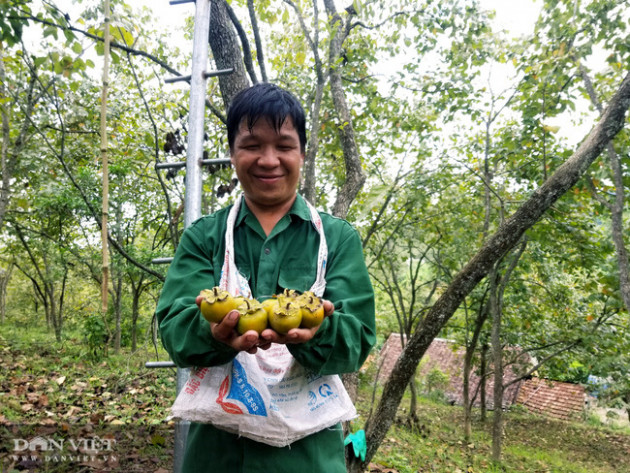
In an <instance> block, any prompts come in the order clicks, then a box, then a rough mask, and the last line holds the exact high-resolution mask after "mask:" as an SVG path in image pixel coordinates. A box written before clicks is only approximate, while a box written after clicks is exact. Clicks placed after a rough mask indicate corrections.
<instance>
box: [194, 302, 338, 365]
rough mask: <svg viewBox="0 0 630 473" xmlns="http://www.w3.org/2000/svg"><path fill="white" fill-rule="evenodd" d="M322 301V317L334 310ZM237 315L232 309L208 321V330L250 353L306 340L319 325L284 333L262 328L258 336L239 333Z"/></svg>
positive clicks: (216, 338) (216, 336)
mask: <svg viewBox="0 0 630 473" xmlns="http://www.w3.org/2000/svg"><path fill="white" fill-rule="evenodd" d="M201 300H202V297H201V296H198V297H197V300H196V303H197V306H199V305H200V304H201ZM322 303H323V304H324V318H326V317H330V316H331V315H332V314H333V312H334V311H335V307H334V305H333V303H332V302H330V301H328V300H325V299H324V300H323V301H322ZM239 317H240V315H239V313H238V312H237V311H236V310H233V311H231V312H229V313H228V314H227V315H226V316H225V317H224V318H223V320H222V321H221V322H220V323H218V324H217V323H210V330H211V332H212V336H213V337H214V338H215V340H217V341H219V342H221V343H225V344H226V345H228V346H230V347H232V348H234V349H235V350H237V351H246V352H247V353H251V354H254V353H256V351H257V350H258V348H261V349H262V350H266V349H267V348H269V347H270V346H271V344H272V343H280V344H287V343H305V342H308V341H309V340H310V339H311V338H313V337H314V336H315V334H316V333H317V330H319V327H320V326H319V325H318V326H317V327H313V328H293V329H291V330H289V333H287V334H286V335H283V334H280V333H278V332H276V331H275V330H273V329H271V328H267V329H265V330H263V332H262V333H261V334H260V336H259V335H258V333H257V332H256V331H255V330H248V331H247V332H245V333H244V334H243V335H239V334H238V332H237V331H236V325H237V324H238V319H239Z"/></svg>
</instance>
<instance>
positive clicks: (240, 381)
mask: <svg viewBox="0 0 630 473" xmlns="http://www.w3.org/2000/svg"><path fill="white" fill-rule="evenodd" d="M227 398H228V399H232V400H234V401H239V402H240V403H242V404H243V405H244V406H245V408H246V409H247V412H249V413H250V414H251V415H256V416H264V417H266V416H267V409H265V403H264V401H263V399H262V396H261V395H260V393H259V392H258V390H257V389H256V388H255V387H254V386H252V385H251V384H250V383H249V382H248V381H247V373H245V370H244V369H243V366H242V365H241V364H240V363H239V362H238V360H234V361H233V362H232V384H231V386H230V392H229V393H228V395H227Z"/></svg>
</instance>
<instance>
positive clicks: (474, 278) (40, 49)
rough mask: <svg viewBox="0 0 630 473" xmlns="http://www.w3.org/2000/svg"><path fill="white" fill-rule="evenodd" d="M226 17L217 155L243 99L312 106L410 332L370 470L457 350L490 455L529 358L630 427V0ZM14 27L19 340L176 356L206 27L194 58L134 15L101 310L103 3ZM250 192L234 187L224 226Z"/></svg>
mask: <svg viewBox="0 0 630 473" xmlns="http://www.w3.org/2000/svg"><path fill="white" fill-rule="evenodd" d="M211 4H212V12H213V13H212V24H211V33H210V37H209V42H210V47H211V51H212V53H211V58H210V63H211V64H213V66H215V67H216V69H223V68H226V67H233V68H234V73H232V74H231V75H229V76H222V77H220V78H213V79H210V82H209V87H208V95H207V96H208V99H207V101H206V109H207V113H206V141H205V153H206V155H207V157H225V155H226V148H227V145H226V142H225V137H224V131H223V130H224V115H225V106H226V103H228V102H229V99H230V98H231V97H232V96H233V94H234V93H235V92H236V91H238V90H240V89H242V88H243V87H245V86H246V85H247V84H250V83H253V82H257V81H261V80H268V81H272V82H276V83H278V84H280V85H282V86H284V87H287V88H288V89H290V90H291V91H293V92H294V93H295V94H296V95H297V96H298V97H299V98H300V99H301V100H302V101H303V103H304V104H305V108H306V110H307V114H308V119H309V120H308V123H309V145H308V149H307V157H306V161H305V167H304V178H303V182H302V183H301V185H300V192H301V193H302V194H303V195H305V197H307V198H308V199H309V200H311V201H313V202H314V203H315V204H316V205H317V206H318V207H319V208H320V209H323V210H327V211H329V212H331V213H333V214H335V215H337V216H340V217H344V218H347V219H348V220H349V221H351V222H352V223H353V224H354V226H355V227H356V228H357V229H358V230H359V232H360V233H361V236H362V238H363V244H364V249H365V255H366V260H367V263H368V267H369V270H370V274H371V276H372V279H373V282H374V286H375V289H376V294H377V323H378V335H379V343H382V341H383V340H384V339H385V338H386V337H387V336H388V335H389V333H391V332H402V333H404V334H406V335H407V340H408V344H407V346H406V347H405V350H404V352H403V356H402V357H401V359H400V360H399V362H398V364H397V365H396V367H395V368H394V371H393V373H392V375H391V376H390V378H389V380H388V382H387V383H386V385H385V386H384V388H383V391H382V396H381V397H380V400H379V401H378V404H377V405H376V406H375V409H374V412H373V413H372V415H371V417H370V419H369V420H368V422H367V423H366V425H365V426H363V427H364V428H365V432H366V434H367V444H368V449H367V458H366V460H364V461H359V460H356V459H355V460H354V465H353V466H351V469H352V468H354V469H355V470H356V469H357V468H360V467H361V464H362V463H367V462H369V460H370V458H371V457H372V456H373V455H374V453H375V452H376V450H377V449H378V448H379V445H380V444H381V443H382V441H383V438H384V436H385V435H386V433H387V431H388V429H389V427H390V426H391V424H392V422H393V419H394V416H395V412H396V409H397V408H398V406H399V404H400V402H401V399H402V396H403V393H404V392H405V390H406V389H407V387H409V388H410V389H411V390H412V392H413V391H414V389H415V383H410V381H411V380H412V378H413V375H414V372H415V369H416V367H417V365H418V363H419V362H420V361H421V359H422V356H423V354H424V352H425V351H426V349H427V347H428V346H429V344H430V342H431V341H432V340H433V339H434V338H435V337H436V336H440V337H444V338H449V339H453V340H456V341H457V342H458V343H460V344H461V345H462V346H464V347H466V350H467V356H466V367H465V370H464V373H463V376H464V381H465V383H464V384H465V387H466V393H465V396H466V398H465V403H466V409H465V412H466V415H465V420H464V422H465V429H464V431H465V435H466V437H468V436H470V429H471V423H470V404H471V402H472V397H473V396H474V395H475V394H474V392H473V388H475V387H471V386H468V385H467V379H469V377H470V373H471V372H472V370H477V371H479V372H481V373H483V375H484V376H486V377H489V376H496V377H497V379H502V369H503V367H504V366H505V365H506V364H507V363H518V360H519V359H521V355H523V354H525V353H527V354H529V355H531V356H533V357H534V358H535V360H536V361H535V363H534V364H533V365H532V364H530V365H523V366H522V367H521V368H520V369H521V375H522V376H528V375H531V374H532V373H536V374H537V375H538V376H541V377H546V378H550V379H555V380H562V381H570V382H576V383H584V384H588V385H589V386H590V389H592V390H593V391H597V393H598V394H599V398H600V401H601V402H603V403H606V404H607V405H609V406H614V407H619V408H625V409H628V412H629V413H630V379H629V377H628V372H629V367H630V331H629V330H628V328H629V325H630V318H629V315H628V313H629V308H630V282H629V275H630V271H629V269H628V253H627V249H626V245H627V239H626V235H627V233H628V231H627V228H628V224H629V222H628V217H627V210H628V202H627V199H626V197H625V195H626V189H627V187H628V186H629V185H630V178H629V173H628V166H629V165H630V154H629V152H628V149H629V144H630V143H629V142H628V130H627V119H626V117H625V114H626V110H627V108H628V105H629V104H630V99H629V97H630V79H629V75H628V74H629V71H630V67H629V64H630V11H629V8H628V5H627V2H625V1H623V0H618V1H603V0H593V1H579V0H572V1H568V0H566V1H565V0H563V1H545V2H542V4H541V5H540V15H539V17H538V19H537V20H536V22H535V24H534V29H533V31H531V32H529V34H527V35H525V36H523V37H519V38H512V37H510V36H508V35H506V34H505V32H502V31H495V30H493V28H492V21H491V18H492V12H490V11H485V10H483V8H481V6H480V4H479V3H478V2H475V1H473V0H461V1H460V0H448V1H442V2H434V1H431V0H427V1H424V2H416V1H407V0H391V1H380V2H379V1H369V0H366V1H355V2H352V3H350V2H348V4H347V5H346V4H344V5H341V4H339V2H337V4H335V2H333V1H332V0H325V1H321V2H320V1H314V2H307V1H297V0H284V1H280V0H277V1H272V0H265V1H257V2H253V1H251V0H250V1H245V0H232V1H231V2H226V1H223V0H212V1H211ZM170 8H178V7H177V6H172V7H170ZM0 12H1V13H2V16H1V18H0V32H1V34H2V42H1V44H0V46H1V47H0V59H1V61H0V99H1V100H0V102H1V107H0V116H1V120H2V123H1V139H2V147H1V150H0V152H1V158H2V168H1V172H2V188H1V193H0V232H1V234H2V239H1V242H0V245H1V251H0V265H1V268H2V270H1V271H2V272H1V273H0V283H1V284H0V311H1V312H0V324H1V326H5V325H11V326H23V327H25V330H26V331H28V330H31V329H34V328H35V327H42V326H45V327H47V329H48V330H49V332H50V334H51V343H52V342H53V341H56V342H57V343H60V342H62V341H63V340H64V339H65V338H66V337H69V336H70V335H71V334H72V336H74V335H75V334H77V333H80V334H81V335H80V340H81V342H80V343H84V344H85V350H84V355H85V357H86V358H93V359H101V358H103V357H106V356H107V354H108V353H109V352H110V351H111V352H119V351H120V350H123V349H127V348H128V349H131V350H136V349H137V347H138V345H139V344H144V343H146V342H147V340H155V339H156V337H157V334H156V328H155V326H154V324H153V310H154V308H155V303H156V300H157V297H158V296H159V291H160V287H161V283H162V282H163V280H164V276H165V273H166V266H164V265H155V264H152V261H153V260H154V259H155V258H161V257H168V256H171V255H172V254H173V251H174V248H175V247H176V246H177V242H178V239H179V235H180V234H181V231H182V229H183V221H184V220H183V212H185V209H184V208H183V202H184V176H183V172H179V173H178V172H175V171H173V170H163V169H160V166H159V165H160V164H163V163H168V162H175V161H181V160H183V159H184V156H185V152H186V134H187V114H188V103H189V102H188V89H187V87H185V86H181V85H173V84H167V83H165V82H164V80H165V79H166V78H167V77H171V76H178V75H185V74H188V73H189V67H190V66H189V64H190V54H191V51H190V49H189V48H188V47H183V46H181V44H185V43H186V41H191V34H192V19H189V20H188V28H187V30H186V31H185V32H182V39H183V41H182V43H180V41H176V42H173V41H170V40H169V36H170V35H167V32H165V31H164V29H163V28H162V27H161V26H160V24H159V23H156V22H155V20H154V17H153V15H152V14H151V11H150V10H149V9H147V8H146V7H143V8H137V6H135V5H133V4H132V3H131V2H129V3H125V2H123V1H119V0H112V1H111V22H110V33H111V35H112V46H111V65H110V71H109V81H108V83H107V88H108V102H107V104H108V110H107V132H108V133H107V134H108V140H109V145H108V147H107V152H108V154H109V172H108V177H109V195H108V199H109V209H108V214H109V215H108V216H109V235H108V241H109V244H110V260H111V267H110V276H111V281H110V282H109V284H108V287H107V288H108V293H109V305H108V309H107V311H106V312H105V313H102V311H101V303H100V298H99V293H100V289H99V287H100V285H101V282H102V277H103V276H102V274H103V273H102V268H101V255H100V245H101V242H100V234H101V228H100V225H101V210H100V209H101V204H102V198H103V195H102V182H103V175H102V167H101V166H102V163H101V160H100V157H101V136H100V132H99V124H100V116H101V115H100V106H101V96H102V91H103V83H102V80H101V72H102V62H103V51H104V46H103V33H102V31H103V17H104V15H103V11H102V2H96V1H89V0H83V1H81V0H77V1H75V2H74V3H72V5H71V7H70V8H69V9H68V10H65V9H64V8H61V7H58V6H57V5H56V4H55V3H54V2H52V1H26V0H21V1H20V0H12V1H5V2H2V3H0ZM33 38H35V39H33ZM237 189H238V186H237V183H236V182H235V181H234V179H233V173H232V171H231V169H228V168H225V167H220V166H214V167H210V168H209V169H208V173H207V174H206V177H205V179H204V192H203V201H202V206H203V212H204V213H209V212H212V211H213V210H216V209H218V208H220V207H222V206H224V205H226V204H228V203H230V202H231V201H232V199H233V198H234V196H235V194H236V192H237ZM506 347H518V349H517V350H514V349H513V348H509V349H506ZM345 381H346V383H347V385H348V386H349V387H350V388H351V387H352V385H353V383H355V384H356V381H353V379H352V377H347V378H346V379H345ZM494 386H495V389H494V392H493V393H492V396H493V398H494V403H495V405H500V404H501V398H502V390H503V389H504V388H505V386H503V383H502V382H499V383H494ZM481 387H483V384H482V386H481ZM497 403H499V404H497ZM414 412H415V411H414V409H413V408H412V409H411V410H410V418H411V419H412V421H413V415H414ZM494 417H495V423H494V437H495V444H496V445H495V450H494V452H493V453H494V455H495V458H496V459H499V458H500V455H501V449H500V443H501V442H500V437H501V429H502V427H501V409H498V410H495V411H494Z"/></svg>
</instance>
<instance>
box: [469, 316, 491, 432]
mask: <svg viewBox="0 0 630 473" xmlns="http://www.w3.org/2000/svg"><path fill="white" fill-rule="evenodd" d="M487 317H488V310H487V309H486V308H485V307H482V308H481V309H480V311H479V313H478V314H477V318H476V319H475V328H474V330H473V336H472V338H471V340H470V342H469V343H468V344H467V345H466V354H465V355H464V382H463V391H464V439H465V440H466V442H468V441H470V435H471V433H472V425H471V424H472V402H471V400H470V374H471V373H472V369H473V356H474V354H475V350H476V349H477V344H478V342H479V337H480V336H481V329H482V328H483V325H484V322H485V321H486V318H487ZM484 395H485V394H484Z"/></svg>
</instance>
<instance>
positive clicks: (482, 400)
mask: <svg viewBox="0 0 630 473" xmlns="http://www.w3.org/2000/svg"><path fill="white" fill-rule="evenodd" d="M479 364H480V365H481V366H480V367H479V382H480V383H481V386H480V387H479V404H480V409H481V413H480V415H481V422H482V423H485V422H486V419H487V418H488V402H487V400H486V379H487V378H488V344H487V343H484V344H483V345H482V346H481V356H480V360H479Z"/></svg>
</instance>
